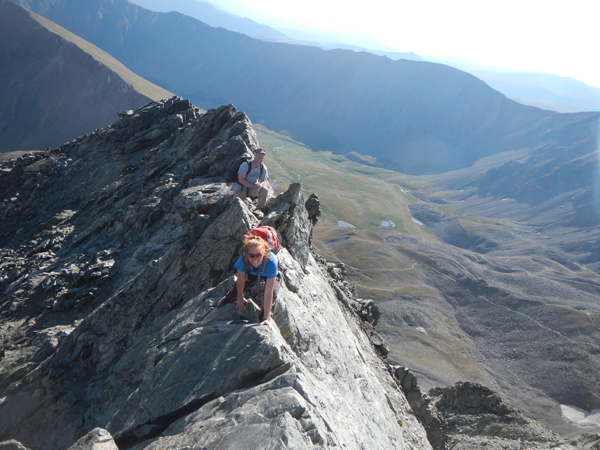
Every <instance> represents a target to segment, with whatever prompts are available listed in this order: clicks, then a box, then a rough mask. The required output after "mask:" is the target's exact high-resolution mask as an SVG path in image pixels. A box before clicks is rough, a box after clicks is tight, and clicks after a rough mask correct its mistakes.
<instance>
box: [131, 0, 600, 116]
mask: <svg viewBox="0 0 600 450" xmlns="http://www.w3.org/2000/svg"><path fill="white" fill-rule="evenodd" d="M135 3H137V4H139V5H141V6H144V7H146V8H148V9H151V10H153V11H160V12H167V11H179V12H181V13H183V14H186V15H189V16H191V17H195V18H196V19H198V20H201V21H203V22H205V23H207V24H208V25H210V26H213V27H223V28H226V29H228V30H230V31H236V32H238V33H244V34H247V35H248V36H251V37H254V38H257V39H262V40H267V41H275V42H287V43H292V44H294V43H296V44H306V45H313V46H315V47H320V48H323V49H325V50H330V49H346V50H353V51H356V52H360V51H366V52H369V53H372V54H374V55H380V56H387V57H389V58H390V59H394V60H397V59H410V60H413V61H431V62H438V63H442V64H446V65H449V66H451V67H455V68H457V69H459V70H463V71H465V72H468V73H471V74H473V75H475V76H476V77H477V78H480V79H481V80H483V81H485V82H486V83H487V84H488V85H489V86H490V87H492V88H494V89H496V90H498V91H500V92H502V93H503V94H504V95H506V96H507V97H508V98H510V99H512V100H514V101H516V102H519V103H521V104H524V105H531V106H536V107H538V108H542V109H546V110H550V111H558V112H580V111H600V89H599V88H595V87H592V86H588V85H587V84H585V83H583V82H582V81H579V80H574V79H571V78H567V77H560V76H557V75H552V74H548V73H535V72H519V71H514V70H504V69H494V68H486V67H483V66H479V65H477V64H474V63H471V62H468V61H464V60H460V59H457V58H435V57H421V56H419V55H417V54H415V53H414V52H397V51H396V52H393V51H386V50H377V49H376V48H377V44H376V43H371V44H370V45H368V44H364V45H363V46H360V45H353V44H347V43H344V42H345V39H344V36H338V35H336V33H335V32H331V33H330V34H327V35H326V34H323V33H316V32H311V31H303V30H296V29H290V28H285V27H275V28H272V27H269V26H267V25H261V24H259V23H257V22H255V21H254V20H251V19H248V18H245V17H240V16H236V15H234V14H230V13H228V12H225V11H223V10H221V9H219V8H218V6H215V4H213V3H209V2H203V1H200V0H138V1H135ZM215 3H216V4H218V2H215ZM278 30H279V31H280V32H281V33H283V34H281V33H279V31H278ZM347 39H352V37H348V38H347Z"/></svg>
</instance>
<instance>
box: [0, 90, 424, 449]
mask: <svg viewBox="0 0 600 450" xmlns="http://www.w3.org/2000/svg"><path fill="white" fill-rule="evenodd" d="M257 147H258V142H257V138H256V134H255V132H254V130H253V128H252V125H251V123H250V121H249V119H248V117H247V116H246V115H245V114H244V113H242V112H239V111H238V110H237V109H236V108H235V107H233V106H231V105H230V106H224V107H221V108H219V109H216V110H211V111H208V112H207V113H205V114H201V113H200V111H199V110H198V109H197V108H195V107H194V106H193V105H191V104H190V103H189V102H188V101H187V100H182V99H180V98H173V99H170V100H168V101H165V102H154V103H150V104H149V105H147V106H145V107H143V108H141V109H139V110H137V111H135V112H134V111H129V112H126V113H123V114H121V117H120V120H119V121H118V122H117V123H115V124H114V125H112V126H110V127H108V128H105V129H102V130H98V131H96V132H94V133H92V134H89V135H86V136H83V137H81V138H79V139H76V140H75V141H73V142H71V143H69V144H67V145H65V146H63V147H61V148H54V149H50V150H47V151H45V152H37V153H30V154H26V155H24V156H21V157H19V158H18V159H12V160H10V161H7V162H4V163H2V166H1V169H0V186H1V195H0V199H2V204H1V207H0V208H1V209H0V214H1V216H2V224H3V225H2V230H1V236H0V243H1V248H2V250H1V251H2V260H1V265H0V283H1V292H2V294H1V297H0V302H1V303H0V314H1V332H2V350H1V353H0V354H1V360H0V441H5V442H4V443H2V444H0V445H5V446H9V445H12V446H13V447H7V448H21V447H25V448H30V449H67V448H72V449H90V448H100V447H99V446H100V445H102V447H101V448H119V449H128V448H132V449H143V448H144V449H145V448H148V449H183V448H188V449H189V448H197V449H200V448H206V449H208V448H211V449H216V448H247V449H259V448H260V449H277V448H328V447H336V448H347V449H359V448H371V449H376V448H377V449H386V448H397V449H428V448H430V445H429V443H428V441H427V438H426V434H425V431H424V429H423V427H422V426H421V425H420V423H419V422H418V420H417V418H416V416H415V415H414V414H413V413H412V410H411V408H410V406H409V405H408V402H407V400H406V398H405V396H404V394H403V392H402V390H401V389H400V386H399V382H398V380H397V378H396V377H395V376H394V374H393V372H391V371H390V370H389V367H388V366H387V365H386V364H385V362H384V360H383V359H382V357H381V352H384V350H383V344H382V342H381V340H379V339H378V338H377V336H376V334H375V332H374V330H373V326H372V324H371V322H372V321H374V319H373V318H372V317H371V316H370V315H369V311H370V310H372V308H371V309H370V306H372V305H369V302H366V301H359V300H358V299H356V298H355V296H354V295H353V291H354V290H353V288H352V286H351V285H348V284H347V283H345V282H344V281H343V276H342V273H341V272H342V269H341V268H340V267H338V266H336V265H333V264H329V265H328V264H326V263H325V262H324V261H322V260H321V259H320V258H319V257H318V256H316V255H314V254H313V253H312V252H311V248H310V245H309V240H310V234H311V227H312V224H313V223H314V222H315V221H316V218H317V217H318V199H317V198H316V197H315V196H311V199H310V202H308V206H309V210H310V211H311V212H310V213H309V212H308V210H307V209H306V207H305V198H304V193H303V192H302V190H301V189H300V186H299V185H292V186H290V188H289V190H288V191H287V192H285V193H283V194H281V195H279V196H278V197H276V198H272V199H270V200H269V203H268V205H267V207H268V210H267V211H266V214H264V217H261V216H262V215H261V214H259V213H258V212H257V211H256V210H254V206H253V205H252V203H251V202H250V201H249V200H248V201H247V202H246V203H245V202H242V201H240V200H238V199H234V198H233V196H232V194H231V187H230V186H228V185H227V183H226V182H225V178H226V176H227V175H228V174H229V173H230V172H231V171H232V170H235V169H236V168H237V166H238V165H239V162H240V161H241V160H242V159H243V158H245V157H248V156H250V154H251V150H254V149H256V148H257ZM259 217H261V219H260V220H259ZM259 224H268V225H272V226H274V227H276V229H277V230H278V233H279V235H280V237H281V240H282V243H283V246H284V248H283V249H282V250H281V252H280V253H279V255H280V259H281V262H282V266H283V270H284V272H283V273H284V277H283V281H282V287H281V289H280V293H279V298H278V301H277V303H276V304H275V307H274V311H273V316H272V321H271V328H272V330H270V329H269V328H268V327H265V326H259V325H258V323H257V320H256V318H255V317H254V316H253V314H250V313H244V314H242V315H240V313H238V312H237V311H236V309H235V306H234V305H227V306H225V307H222V308H216V304H217V302H218V300H219V299H220V298H221V297H222V296H223V294H224V293H225V292H226V291H227V290H228V289H229V287H230V286H231V285H232V283H233V281H234V275H233V263H234V262H235V260H236V259H237V258H238V257H239V256H240V254H241V240H242V237H243V236H244V235H245V234H246V233H247V232H248V231H249V230H250V229H251V228H253V227H255V226H257V225H259ZM330 273H331V274H333V275H334V276H335V277H336V278H333V277H332V276H331V275H330ZM259 295H260V294H259ZM362 317H364V319H363V318H362ZM368 319H370V320H371V322H369V320H368ZM378 348H379V349H380V350H378ZM18 446H20V447H18ZM3 448H4V447H3Z"/></svg>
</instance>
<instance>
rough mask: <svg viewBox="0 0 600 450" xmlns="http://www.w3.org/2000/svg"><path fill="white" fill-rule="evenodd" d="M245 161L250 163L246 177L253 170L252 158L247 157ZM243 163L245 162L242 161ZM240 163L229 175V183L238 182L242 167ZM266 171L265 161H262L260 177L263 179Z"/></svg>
mask: <svg viewBox="0 0 600 450" xmlns="http://www.w3.org/2000/svg"><path fill="white" fill-rule="evenodd" d="M244 162H245V163H246V164H247V165H248V169H246V173H245V174H244V178H245V177H247V176H248V174H249V173H250V171H251V170H252V159H246V160H245V161H244ZM241 164H243V163H240V165H241ZM240 165H238V164H236V166H235V169H233V170H232V171H231V172H230V173H229V174H228V175H227V183H237V181H238V171H239V169H240ZM264 173H265V165H264V164H263V163H260V174H259V176H258V178H259V179H262V177H263V174H264Z"/></svg>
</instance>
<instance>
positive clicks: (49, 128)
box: [0, 0, 170, 152]
mask: <svg viewBox="0 0 600 450" xmlns="http://www.w3.org/2000/svg"><path fill="white" fill-rule="evenodd" d="M0 46H1V53H0V80H2V83H3V85H4V89H3V95H2V96H1V98H0V152H8V151H13V150H27V149H43V148H46V147H50V146H56V145H60V144H62V143H64V142H65V141H67V140H70V139H73V138H75V137H77V136H79V135H81V134H83V133H88V132H90V131H92V130H94V129H96V128H98V127H102V126H106V125H107V124H109V123H111V122H113V121H114V120H116V118H117V114H118V113H119V112H121V111H123V110H128V109H133V108H137V107H139V106H141V105H143V104H145V103H148V102H149V101H151V100H152V99H159V98H166V97H168V96H170V94H169V93H168V92H167V91H165V90H164V89H162V88H159V87H157V86H154V85H152V84H151V83H148V82H147V81H146V80H143V79H142V78H140V77H138V76H137V75H135V74H133V73H132V72H131V71H129V70H128V69H126V68H125V67H124V66H123V65H122V64H120V63H119V62H118V61H116V60H115V59H114V58H113V57H111V56H109V55H108V54H106V53H105V52H104V51H102V50H100V49H98V48H96V47H94V46H93V45H91V44H89V43H87V42H85V41H83V40H82V39H81V38H78V37H77V36H75V35H73V34H72V33H70V32H68V31H67V30H64V29H62V28H61V27H59V26H58V25H56V24H54V23H52V22H50V21H48V20H47V19H45V18H43V17H40V16H37V15H35V14H33V13H30V12H29V11H27V10H25V9H23V8H21V7H20V6H18V5H16V4H14V3H11V2H9V1H7V0H0Z"/></svg>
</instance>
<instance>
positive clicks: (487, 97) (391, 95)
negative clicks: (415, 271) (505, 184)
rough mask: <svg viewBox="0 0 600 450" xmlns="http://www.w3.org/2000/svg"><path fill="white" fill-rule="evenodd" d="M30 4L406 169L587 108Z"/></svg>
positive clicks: (383, 61) (268, 120) (138, 62)
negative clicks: (528, 102)
mask: <svg viewBox="0 0 600 450" xmlns="http://www.w3.org/2000/svg"><path fill="white" fill-rule="evenodd" d="M30 6H31V8H32V9H33V10H34V11H39V12H41V13H43V14H44V15H45V16H47V17H48V18H50V19H51V20H54V21H56V22H57V23H60V24H62V25H63V26H65V27H66V28H69V29H70V30H71V31H73V32H75V33H76V34H78V35H81V36H83V37H84V38H86V39H88V40H90V41H92V42H94V43H95V44H96V45H98V46H100V47H101V48H103V49H104V50H106V51H108V52H109V53H111V54H112V55H113V56H115V57H116V58H117V59H119V60H120V61H122V62H123V63H125V64H126V65H127V66H128V67H129V68H130V69H132V70H133V71H134V72H136V73H138V74H140V75H141V76H143V77H145V78H147V79H149V80H151V81H153V82H155V83H157V84H159V85H161V86H163V87H164V88H166V89H169V90H171V91H174V92H176V93H178V94H180V95H184V96H186V97H189V98H190V99H191V100H192V101H193V102H194V103H195V104H197V105H199V106H201V107H204V108H211V107H215V106H218V105H221V104H224V103H235V104H236V105H238V106H239V107H240V108H242V109H243V110H245V111H247V112H248V114H249V115H250V116H251V117H252V118H253V120H254V121H257V122H261V121H264V124H265V125H267V126H268V127H269V128H271V129H275V130H288V131H289V132H290V133H291V135H292V136H293V137H294V138H296V139H298V140H301V141H304V142H306V143H307V144H309V145H310V146H311V147H312V148H314V149H330V150H334V151H337V152H339V153H344V154H350V153H351V152H356V153H358V154H359V155H364V156H367V157H371V158H376V160H377V162H378V163H380V164H385V165H387V167H390V168H394V169H396V170H399V171H402V172H406V173H412V174H425V173H440V172H445V171H448V170H453V169H459V168H463V167H468V166H470V165H472V164H473V163H474V162H475V161H476V160H477V159H479V158H481V157H483V156H487V155H491V154H495V153H500V152H504V151H507V150H511V149H521V148H525V147H535V146H538V145H544V143H551V142H556V141H563V140H564V139H565V138H564V136H565V133H566V131H565V127H569V126H571V124H576V123H577V122H579V121H581V120H586V117H587V116H581V115H573V114H569V115H558V114H554V113H551V112H548V111H543V110H540V109H536V108H532V107H527V106H523V105H520V104H517V103H516V102H512V101H510V100H508V99H506V97H505V96H504V95H502V94H500V93H498V92H497V91H494V90H493V89H491V88H489V87H488V86H487V85H486V84H485V83H483V82H481V81H480V80H478V79H476V78H475V77H473V76H471V75H468V74H466V73H464V72H461V71H459V70H456V69H453V68H450V67H448V66H443V65H439V64H433V63H425V62H419V61H408V60H399V61H391V60H389V59H388V58H385V57H378V56H375V55H371V54H367V53H355V52H350V51H344V50H331V51H323V50H320V49H317V48H312V47H306V46H297V45H286V44H278V43H272V42H263V41H259V40H256V39H252V38H249V37H247V36H244V35H241V34H238V33H232V32H229V31H227V30H224V29H221V28H219V29H215V28H212V27H209V26H208V25H206V24H204V23H202V22H200V21H197V20H195V19H192V18H190V17H186V16H183V15H180V14H177V13H168V14H161V13H154V12H151V11H148V10H145V9H142V8H140V7H138V6H136V5H134V4H132V3H129V2H126V1H125V0H115V1H114V2H111V3H104V2H99V1H92V0H86V1H84V2H79V1H78V2H75V1H74V0H66V1H64V2H60V3H59V2H49V1H44V2H42V1H35V2H30ZM594 117H597V116H594ZM548 130H551V131H550V132H548ZM582 138H583V139H584V140H585V141H586V145H588V146H589V147H590V148H591V147H592V146H594V145H595V138H594V139H593V138H592V136H590V135H589V134H586V135H585V136H583V137H582ZM578 141H581V138H579V139H578ZM371 160H372V159H371Z"/></svg>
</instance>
